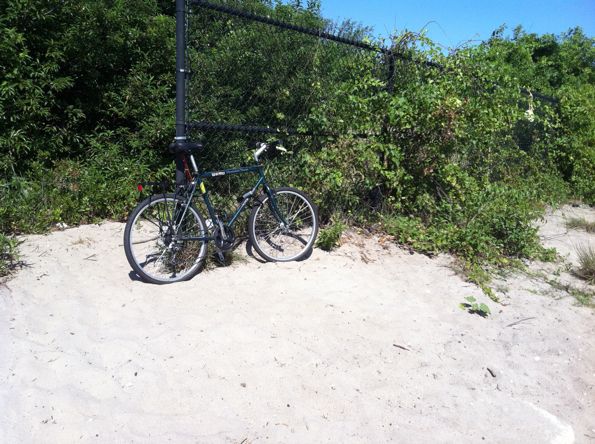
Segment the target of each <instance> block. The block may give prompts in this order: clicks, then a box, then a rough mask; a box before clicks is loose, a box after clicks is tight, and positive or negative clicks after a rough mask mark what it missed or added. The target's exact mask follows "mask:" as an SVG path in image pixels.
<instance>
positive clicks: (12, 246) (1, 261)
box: [0, 234, 19, 277]
mask: <svg viewBox="0 0 595 444" xmlns="http://www.w3.org/2000/svg"><path fill="white" fill-rule="evenodd" d="M17 250H18V241H17V240H16V239H14V238H10V237H7V236H5V235H3V234H0V277H4V276H8V275H9V274H10V273H11V272H13V271H14V270H15V269H16V268H17V267H18V266H19V257H18V251H17Z"/></svg>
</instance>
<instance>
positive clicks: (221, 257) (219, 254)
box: [215, 251, 227, 265]
mask: <svg viewBox="0 0 595 444" xmlns="http://www.w3.org/2000/svg"><path fill="white" fill-rule="evenodd" d="M215 256H216V258H217V260H218V261H219V263H220V264H221V265H227V262H226V261H225V254H223V252H221V251H218V252H217V253H215Z"/></svg>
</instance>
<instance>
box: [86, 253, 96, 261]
mask: <svg viewBox="0 0 595 444" xmlns="http://www.w3.org/2000/svg"><path fill="white" fill-rule="evenodd" d="M95 256H97V255H96V254H92V255H91V256H87V257H86V258H85V259H83V260H85V261H95V262H97V259H95Z"/></svg>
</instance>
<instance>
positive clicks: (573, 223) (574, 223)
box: [566, 217, 595, 233]
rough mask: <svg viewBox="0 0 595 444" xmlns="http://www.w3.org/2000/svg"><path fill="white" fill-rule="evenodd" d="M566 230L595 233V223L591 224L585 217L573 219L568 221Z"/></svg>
mask: <svg viewBox="0 0 595 444" xmlns="http://www.w3.org/2000/svg"><path fill="white" fill-rule="evenodd" d="M566 228H572V229H575V230H585V231H586V232H587V233H595V222H589V221H588V220H587V219H585V218H584V217H572V218H570V219H568V220H567V221H566Z"/></svg>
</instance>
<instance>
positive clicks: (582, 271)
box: [575, 245, 595, 284]
mask: <svg viewBox="0 0 595 444" xmlns="http://www.w3.org/2000/svg"><path fill="white" fill-rule="evenodd" d="M576 252H577V254H578V261H579V264H580V267H579V268H578V269H577V270H576V271H575V273H576V275H577V276H579V277H580V278H582V279H584V280H586V281H587V282H589V283H590V284H595V249H593V247H592V246H591V245H579V246H578V247H577V249H576Z"/></svg>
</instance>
